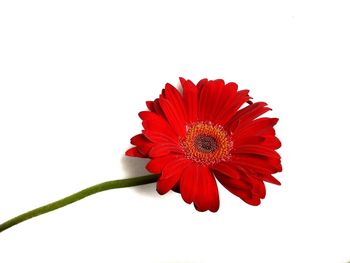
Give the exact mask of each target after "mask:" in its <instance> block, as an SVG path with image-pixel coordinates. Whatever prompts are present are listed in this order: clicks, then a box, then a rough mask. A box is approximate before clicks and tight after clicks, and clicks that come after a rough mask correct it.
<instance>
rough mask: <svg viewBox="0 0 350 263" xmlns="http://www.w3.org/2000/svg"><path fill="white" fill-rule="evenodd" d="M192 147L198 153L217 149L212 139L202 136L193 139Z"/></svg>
mask: <svg viewBox="0 0 350 263" xmlns="http://www.w3.org/2000/svg"><path fill="white" fill-rule="evenodd" d="M194 145H195V147H196V148H197V150H198V151H201V152H204V153H209V152H214V151H215V150H216V149H217V148H218V145H217V143H216V140H215V138H214V137H212V136H208V135H202V134H199V135H198V136H197V137H196V138H195V139H194Z"/></svg>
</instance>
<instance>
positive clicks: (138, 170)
mask: <svg viewBox="0 0 350 263" xmlns="http://www.w3.org/2000/svg"><path fill="white" fill-rule="evenodd" d="M120 161H121V163H122V168H123V172H124V174H125V178H130V177H138V176H143V175H147V174H150V172H149V171H147V169H146V164H147V163H148V162H149V159H147V158H135V157H128V156H122V157H121V159H120ZM133 189H135V191H136V192H138V193H140V194H142V195H148V196H149V195H155V194H156V187H155V184H154V183H153V184H146V185H141V186H137V187H133Z"/></svg>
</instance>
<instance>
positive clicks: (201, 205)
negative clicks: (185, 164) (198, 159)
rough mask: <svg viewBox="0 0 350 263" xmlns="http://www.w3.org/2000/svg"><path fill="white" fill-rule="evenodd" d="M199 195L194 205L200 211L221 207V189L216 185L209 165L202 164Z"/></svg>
mask: <svg viewBox="0 0 350 263" xmlns="http://www.w3.org/2000/svg"><path fill="white" fill-rule="evenodd" d="M197 182H198V184H197V187H198V190H197V196H196V197H195V200H194V206H195V207H196V209H197V210H198V211H200V212H204V211H207V210H209V211H211V212H216V211H218V209H219V206H220V201H219V191H218V187H217V185H216V180H215V178H214V175H213V174H212V173H211V172H210V171H209V169H208V168H207V167H204V166H200V168H199V180H198V181H197Z"/></svg>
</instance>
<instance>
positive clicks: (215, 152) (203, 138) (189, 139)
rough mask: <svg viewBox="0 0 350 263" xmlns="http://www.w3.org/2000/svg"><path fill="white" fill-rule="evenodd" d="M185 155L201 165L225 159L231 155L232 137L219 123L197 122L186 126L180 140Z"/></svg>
mask: <svg viewBox="0 0 350 263" xmlns="http://www.w3.org/2000/svg"><path fill="white" fill-rule="evenodd" d="M180 145H181V147H182V149H183V151H184V153H185V156H186V157H187V158H188V159H190V160H192V161H194V162H196V163H199V164H202V165H211V164H215V163H218V162H222V161H227V160H229V159H230V157H231V150H232V146H233V143H232V139H231V138H230V136H229V134H228V133H227V132H226V131H225V130H224V128H223V127H222V126H220V125H215V124H212V123H206V122H197V123H194V124H191V125H189V126H187V132H186V136H185V137H184V138H182V139H181V140H180Z"/></svg>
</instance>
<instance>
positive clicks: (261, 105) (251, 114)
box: [229, 102, 271, 127]
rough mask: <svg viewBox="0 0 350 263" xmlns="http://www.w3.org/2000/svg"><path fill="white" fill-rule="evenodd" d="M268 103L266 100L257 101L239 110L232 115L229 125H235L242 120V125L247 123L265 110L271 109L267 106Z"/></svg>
mask: <svg viewBox="0 0 350 263" xmlns="http://www.w3.org/2000/svg"><path fill="white" fill-rule="evenodd" d="M266 105H267V104H266V103H265V102H256V103H253V104H251V105H249V106H247V107H245V108H243V109H241V110H239V111H238V112H237V113H236V114H235V115H234V116H233V117H232V119H231V121H230V124H229V126H233V127H235V126H236V125H237V122H238V121H239V122H240V125H241V126H244V124H245V123H247V122H249V121H252V120H254V119H256V118H257V117H259V116H260V115H262V114H264V113H265V112H267V111H269V110H271V109H270V108H267V107H265V106H266Z"/></svg>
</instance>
